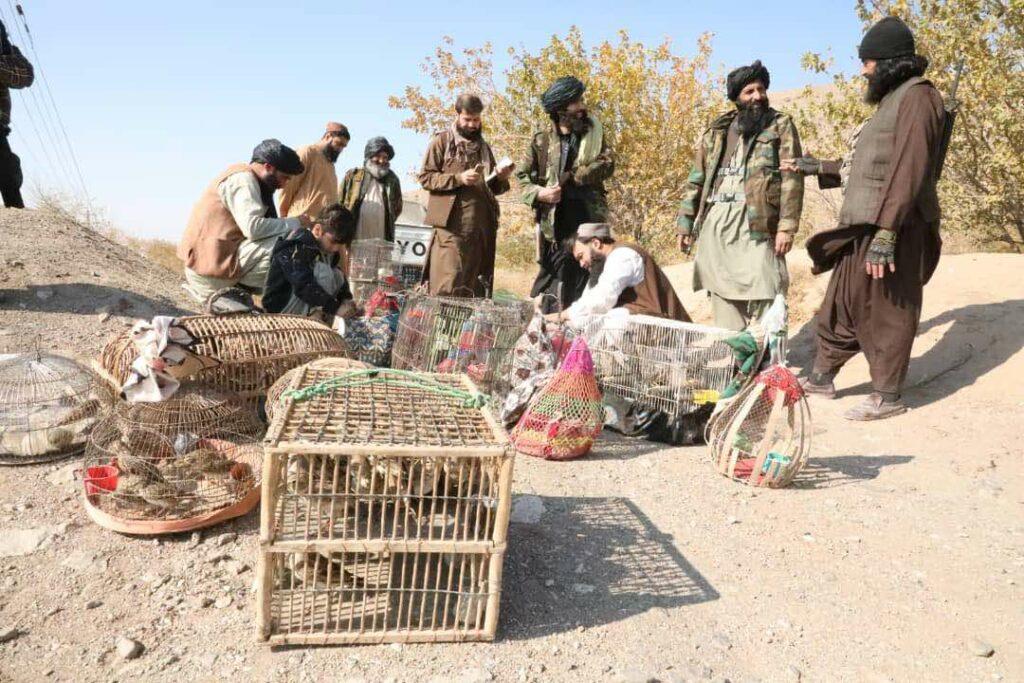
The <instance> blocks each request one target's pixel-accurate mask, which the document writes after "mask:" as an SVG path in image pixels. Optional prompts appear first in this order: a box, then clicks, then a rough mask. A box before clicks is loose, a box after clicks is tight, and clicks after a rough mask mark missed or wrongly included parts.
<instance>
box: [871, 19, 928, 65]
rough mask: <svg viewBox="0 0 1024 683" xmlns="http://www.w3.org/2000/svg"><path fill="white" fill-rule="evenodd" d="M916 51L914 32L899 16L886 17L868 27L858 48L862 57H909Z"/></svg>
mask: <svg viewBox="0 0 1024 683" xmlns="http://www.w3.org/2000/svg"><path fill="white" fill-rule="evenodd" d="M914 52H915V45H914V34H913V33H911V32H910V29H909V28H908V27H907V25H906V24H904V23H903V22H902V21H900V19H899V18H897V17H886V18H884V19H882V20H881V21H879V22H878V23H877V24H875V25H874V26H872V27H871V28H870V29H868V32H867V33H865V34H864V39H863V40H861V41H860V47H858V48H857V56H859V57H860V58H861V59H892V58H894V57H909V56H911V55H912V54H914Z"/></svg>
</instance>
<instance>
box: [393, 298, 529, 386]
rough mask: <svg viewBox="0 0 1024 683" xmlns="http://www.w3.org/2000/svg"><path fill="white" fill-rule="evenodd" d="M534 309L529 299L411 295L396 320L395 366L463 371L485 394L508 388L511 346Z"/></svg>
mask: <svg viewBox="0 0 1024 683" xmlns="http://www.w3.org/2000/svg"><path fill="white" fill-rule="evenodd" d="M532 313H533V310H532V307H531V306H530V304H529V303H528V302H525V301H522V300H517V299H507V300H502V301H496V300H491V299H456V298H444V297H436V296H429V295H425V294H413V295H410V296H409V298H408V299H407V300H406V303H405V306H404V307H403V308H402V315H401V317H400V318H399V320H398V334H397V336H396V338H395V345H394V347H393V349H392V351H391V359H392V366H393V367H395V368H401V369H407V370H419V371H423V372H441V373H449V372H462V373H466V374H467V375H469V377H470V378H471V379H472V380H473V381H474V382H476V383H477V386H479V387H480V389H481V390H482V391H484V392H485V393H488V394H491V395H492V396H495V397H498V398H501V397H503V396H504V394H505V393H506V392H507V390H508V374H509V369H510V368H511V364H512V349H513V348H514V347H515V344H516V341H517V340H518V339H519V337H520V336H521V335H522V334H523V332H525V331H526V327H527V325H528V324H529V321H530V317H531V315H532Z"/></svg>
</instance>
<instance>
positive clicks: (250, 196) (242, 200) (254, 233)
mask: <svg viewBox="0 0 1024 683" xmlns="http://www.w3.org/2000/svg"><path fill="white" fill-rule="evenodd" d="M217 192H219V193H220V199H221V201H222V202H224V206H225V207H227V210H228V211H229V212H231V216H232V218H234V219H235V223H237V224H238V228H239V229H240V230H241V231H242V234H243V235H245V237H246V239H249V240H262V239H266V238H268V237H282V236H284V235H287V234H288V233H289V232H291V231H292V230H295V229H297V228H300V227H302V224H301V223H300V222H299V219H298V218H267V217H266V214H267V205H266V204H264V203H263V197H262V196H261V195H260V182H259V181H258V180H257V179H256V176H254V175H253V174H252V173H250V172H248V171H243V172H241V173H234V174H232V175H229V176H228V177H227V178H225V179H224V182H222V183H221V184H220V185H219V186H218V187H217Z"/></svg>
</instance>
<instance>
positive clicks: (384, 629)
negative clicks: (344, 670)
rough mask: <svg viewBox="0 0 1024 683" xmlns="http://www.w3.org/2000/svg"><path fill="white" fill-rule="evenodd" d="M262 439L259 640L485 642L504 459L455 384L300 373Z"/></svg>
mask: <svg viewBox="0 0 1024 683" xmlns="http://www.w3.org/2000/svg"><path fill="white" fill-rule="evenodd" d="M290 388H291V390H292V391H294V392H296V393H286V394H285V396H286V397H287V398H286V400H285V401H284V402H282V403H281V404H279V408H278V409H277V410H275V414H274V421H273V423H272V424H271V426H270V429H269V431H268V434H267V439H266V444H267V461H266V469H265V473H266V474H265V479H264V482H263V501H262V520H261V523H260V540H261V556H260V564H259V569H258V572H259V575H258V582H257V588H258V598H257V608H258V624H259V626H258V636H259V637H260V638H262V639H269V640H270V642H271V643H273V644H328V643H382V642H436V641H443V640H447V641H465V640H489V639H492V638H493V637H494V635H495V630H496V628H497V620H498V604H499V594H500V589H501V572H502V559H503V557H504V554H505V541H506V535H507V529H508V518H509V507H510V495H511V494H510V489H511V482H512V462H513V455H512V452H511V449H510V448H509V447H508V441H507V437H506V436H505V433H504V431H503V430H502V429H501V428H500V427H499V426H498V425H497V423H496V422H495V420H494V418H493V416H492V415H491V414H490V412H489V411H488V410H487V409H486V408H482V407H479V405H480V401H481V400H482V396H481V395H480V394H479V393H478V392H477V391H476V388H475V386H474V385H473V383H472V382H471V381H470V380H469V378H467V377H466V376H465V375H438V374H434V375H428V374H424V373H413V372H403V371H395V370H391V369H376V368H374V369H369V370H362V371H351V370H344V369H342V368H327V367H324V366H322V365H321V366H316V365H314V364H310V365H307V366H305V367H303V368H302V369H301V370H299V371H298V372H297V373H295V375H294V376H293V377H292V381H291V385H290Z"/></svg>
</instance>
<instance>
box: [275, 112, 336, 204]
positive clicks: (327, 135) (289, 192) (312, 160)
mask: <svg viewBox="0 0 1024 683" xmlns="http://www.w3.org/2000/svg"><path fill="white" fill-rule="evenodd" d="M351 139H352V136H351V135H350V134H349V132H348V128H346V127H345V126H344V125H343V124H340V123H336V122H334V121H330V122H328V124H327V127H326V130H325V131H324V134H323V137H321V138H320V141H319V142H314V143H313V144H311V145H304V146H302V147H299V148H298V149H297V150H296V152H297V153H298V155H299V161H301V162H302V168H303V171H302V173H299V174H296V175H293V176H292V177H291V179H290V180H289V181H288V182H287V183H285V185H284V187H282V188H281V195H280V197H279V199H278V202H279V204H280V207H281V209H280V212H281V215H282V216H288V217H292V216H301V215H306V216H309V217H310V218H313V217H315V216H319V215H320V212H321V211H323V210H324V209H326V208H327V207H328V206H330V205H331V204H334V203H335V202H337V201H338V174H337V173H335V171H334V165H335V164H336V163H337V161H338V157H339V156H341V153H342V152H343V151H345V148H346V147H348V143H349V140H351Z"/></svg>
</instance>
